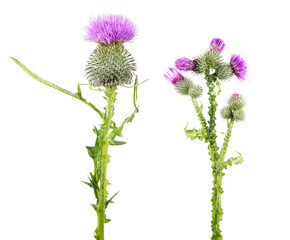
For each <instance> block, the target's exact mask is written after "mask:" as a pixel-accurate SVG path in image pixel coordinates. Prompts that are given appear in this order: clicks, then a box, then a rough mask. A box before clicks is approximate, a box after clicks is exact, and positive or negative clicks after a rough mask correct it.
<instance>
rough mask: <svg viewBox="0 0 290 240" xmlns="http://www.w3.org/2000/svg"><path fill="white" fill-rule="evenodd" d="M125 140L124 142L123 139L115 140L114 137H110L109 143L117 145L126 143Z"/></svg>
mask: <svg viewBox="0 0 290 240" xmlns="http://www.w3.org/2000/svg"><path fill="white" fill-rule="evenodd" d="M126 143H127V142H124V141H117V140H115V139H111V141H110V145H112V146H118V145H124V144H126Z"/></svg>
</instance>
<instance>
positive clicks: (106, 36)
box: [12, 15, 139, 240]
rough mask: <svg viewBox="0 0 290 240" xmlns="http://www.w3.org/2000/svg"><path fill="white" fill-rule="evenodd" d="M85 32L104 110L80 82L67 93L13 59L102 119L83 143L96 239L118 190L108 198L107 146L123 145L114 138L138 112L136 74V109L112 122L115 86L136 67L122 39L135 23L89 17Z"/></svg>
mask: <svg viewBox="0 0 290 240" xmlns="http://www.w3.org/2000/svg"><path fill="white" fill-rule="evenodd" d="M86 33H87V36H86V38H85V39H86V40H88V41H92V42H96V43H97V48H96V49H95V50H94V51H93V53H92V54H91V56H90V57H89V61H88V64H87V67H86V76H87V79H88V81H89V85H90V87H91V88H92V87H103V89H101V88H99V89H98V90H100V92H104V94H105V96H104V98H105V99H106V106H105V108H104V111H101V110H99V109H98V108H97V107H96V106H95V105H93V104H92V103H91V102H88V101H87V100H86V99H85V98H84V97H83V95H82V92H81V87H80V84H78V86H77V92H75V93H73V92H70V91H68V90H66V89H63V88H61V87H59V86H57V85H55V84H53V83H51V82H49V81H46V80H44V79H43V78H41V77H39V76H38V75H36V74H35V73H33V72H32V71H31V70H29V69H28V68H27V67H26V66H25V65H23V64H22V63H21V62H19V61H18V60H16V59H15V58H12V59H13V60H14V62H15V63H16V64H18V65H19V66H20V67H21V68H22V69H23V70H24V71H25V72H27V73H28V74H29V75H30V76H32V77H33V78H34V79H36V80H37V81H39V82H41V83H43V84H45V85H47V86H50V87H52V88H55V89H56V90H58V91H60V92H63V93H65V94H67V95H69V96H71V97H74V98H76V99H78V100H80V101H82V102H83V103H85V104H86V105H88V106H89V107H91V108H92V109H93V110H94V111H95V112H96V113H97V114H98V115H99V117H100V118H101V120H102V121H101V122H102V123H101V124H100V126H99V127H98V128H97V127H94V128H93V132H94V134H95V135H96V140H95V141H94V145H93V146H86V149H87V151H88V154H89V156H90V157H91V158H92V160H93V164H94V169H93V171H92V172H89V178H88V182H84V183H85V184H87V185H88V186H89V187H91V188H92V189H93V193H94V196H95V198H96V201H95V203H94V204H91V206H92V207H93V208H94V210H95V211H96V213H97V217H98V225H97V228H96V230H95V238H96V240H104V229H105V223H108V222H110V219H108V218H107V216H106V209H107V208H108V206H109V205H110V204H111V203H113V199H114V197H115V196H116V195H117V193H118V192H117V193H115V194H113V195H111V196H110V197H109V193H108V191H107V186H108V185H109V181H108V179H107V177H106V173H107V165H108V163H109V154H108V150H109V146H110V145H114V146H117V145H123V144H125V143H126V142H124V141H120V140H117V139H116V138H118V137H122V130H123V128H124V125H125V124H126V123H129V122H132V120H133V118H134V116H135V114H136V113H137V112H138V111H139V109H138V107H137V105H136V101H137V86H138V78H137V76H135V84H134V86H132V87H133V89H134V90H133V105H134V108H135V109H134V111H133V113H132V114H131V115H130V116H128V117H127V118H126V119H125V120H124V121H123V122H122V123H121V124H120V125H117V124H116V123H115V122H114V121H113V115H114V107H115V106H114V104H115V101H116V95H117V87H118V86H122V85H128V84H131V82H132V80H133V77H134V74H135V70H136V64H135V61H134V59H133V57H132V56H131V54H130V53H129V51H128V50H126V49H125V47H124V45H123V44H124V42H128V41H130V40H132V39H133V38H134V36H135V34H136V26H135V25H134V24H133V23H132V22H131V21H130V20H129V19H128V18H125V17H123V16H120V15H116V16H115V15H105V16H100V17H98V18H96V19H91V21H90V24H89V26H88V28H87V32H86ZM91 88H90V89H91Z"/></svg>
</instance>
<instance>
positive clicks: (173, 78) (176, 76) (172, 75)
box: [164, 68, 184, 86]
mask: <svg viewBox="0 0 290 240" xmlns="http://www.w3.org/2000/svg"><path fill="white" fill-rule="evenodd" d="M169 70H170V71H171V72H167V73H165V74H164V78H165V79H166V80H168V81H170V82H171V83H172V84H173V85H175V86H176V85H177V83H178V82H179V81H181V80H184V77H183V75H182V74H181V73H180V72H178V71H177V69H175V68H169Z"/></svg>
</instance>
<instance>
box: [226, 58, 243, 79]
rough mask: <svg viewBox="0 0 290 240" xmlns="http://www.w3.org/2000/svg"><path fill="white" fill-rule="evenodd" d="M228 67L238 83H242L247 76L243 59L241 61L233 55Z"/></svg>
mask: <svg viewBox="0 0 290 240" xmlns="http://www.w3.org/2000/svg"><path fill="white" fill-rule="evenodd" d="M230 66H231V69H232V71H233V73H234V74H235V75H236V76H237V78H238V79H239V80H240V81H244V80H245V76H246V74H247V66H246V63H245V61H244V59H242V58H241V57H240V55H236V54H233V55H232V57H231V61H230Z"/></svg>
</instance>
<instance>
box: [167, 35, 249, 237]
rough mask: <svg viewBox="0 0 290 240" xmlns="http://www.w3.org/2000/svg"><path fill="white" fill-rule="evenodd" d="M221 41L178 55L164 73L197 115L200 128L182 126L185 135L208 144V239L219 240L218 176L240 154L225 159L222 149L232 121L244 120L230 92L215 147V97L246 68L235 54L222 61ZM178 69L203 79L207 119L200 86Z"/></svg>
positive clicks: (242, 77)
mask: <svg viewBox="0 0 290 240" xmlns="http://www.w3.org/2000/svg"><path fill="white" fill-rule="evenodd" d="M224 48H225V43H224V41H223V40H222V39H219V38H214V39H213V40H212V41H211V43H210V46H209V49H207V50H206V51H205V52H204V53H203V54H201V55H200V56H198V57H195V58H193V59H188V58H184V57H183V58H180V59H177V60H176V61H175V67H176V68H169V71H168V72H167V73H166V74H165V75H164V77H165V79H167V80H168V81H170V82H171V83H172V84H173V85H174V86H175V89H176V91H177V92H178V93H179V94H181V95H184V96H188V97H190V98H191V100H192V102H193V106H194V109H195V111H196V113H197V117H198V119H199V121H200V125H201V128H200V129H196V128H193V129H187V126H186V127H185V128H184V131H185V134H186V136H187V138H190V139H191V140H195V139H197V138H198V139H199V140H201V141H204V142H205V143H206V144H207V145H208V153H209V155H210V160H211V168H212V174H213V188H212V190H213V191H212V199H211V202H212V221H211V229H212V237H211V239H212V240H221V239H222V235H221V229H220V222H221V221H222V215H223V210H222V205H221V196H222V193H223V189H222V179H223V176H224V175H225V173H224V170H225V169H227V167H228V166H232V164H241V163H242V162H243V157H242V155H241V153H239V152H237V153H238V156H236V157H230V158H228V160H225V157H226V152H227V149H228V145H229V142H230V138H231V134H232V129H233V125H234V123H235V122H239V121H243V120H244V119H245V112H244V106H245V100H244V98H243V97H242V96H241V95H240V94H239V93H233V94H232V95H231V96H230V98H229V100H228V102H227V105H226V106H225V107H223V108H222V109H221V111H220V113H221V117H222V118H224V119H226V120H227V131H226V133H225V134H224V135H225V136H224V140H223V144H222V146H221V148H220V147H218V144H217V130H216V112H217V106H218V104H217V96H218V95H219V93H220V92H221V86H222V84H223V83H225V82H226V81H228V80H229V79H230V78H232V77H233V76H236V77H237V78H238V79H239V80H240V81H241V82H242V81H244V80H245V76H246V72H247V67H246V64H245V61H244V60H243V59H242V58H241V57H240V56H239V55H232V57H231V59H230V63H226V62H225V61H224V60H223V58H222V55H221V53H222V51H223V50H224ZM179 71H184V72H190V73H193V74H196V75H204V80H205V83H206V86H207V89H208V100H209V107H208V109H209V111H208V118H206V117H205V116H204V114H203V104H202V103H200V102H199V101H198V98H199V97H200V96H201V95H202V93H203V89H202V87H201V86H200V85H198V84H195V83H193V81H192V80H191V79H189V78H188V77H184V76H183V75H182V74H181V73H180V72H179Z"/></svg>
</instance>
